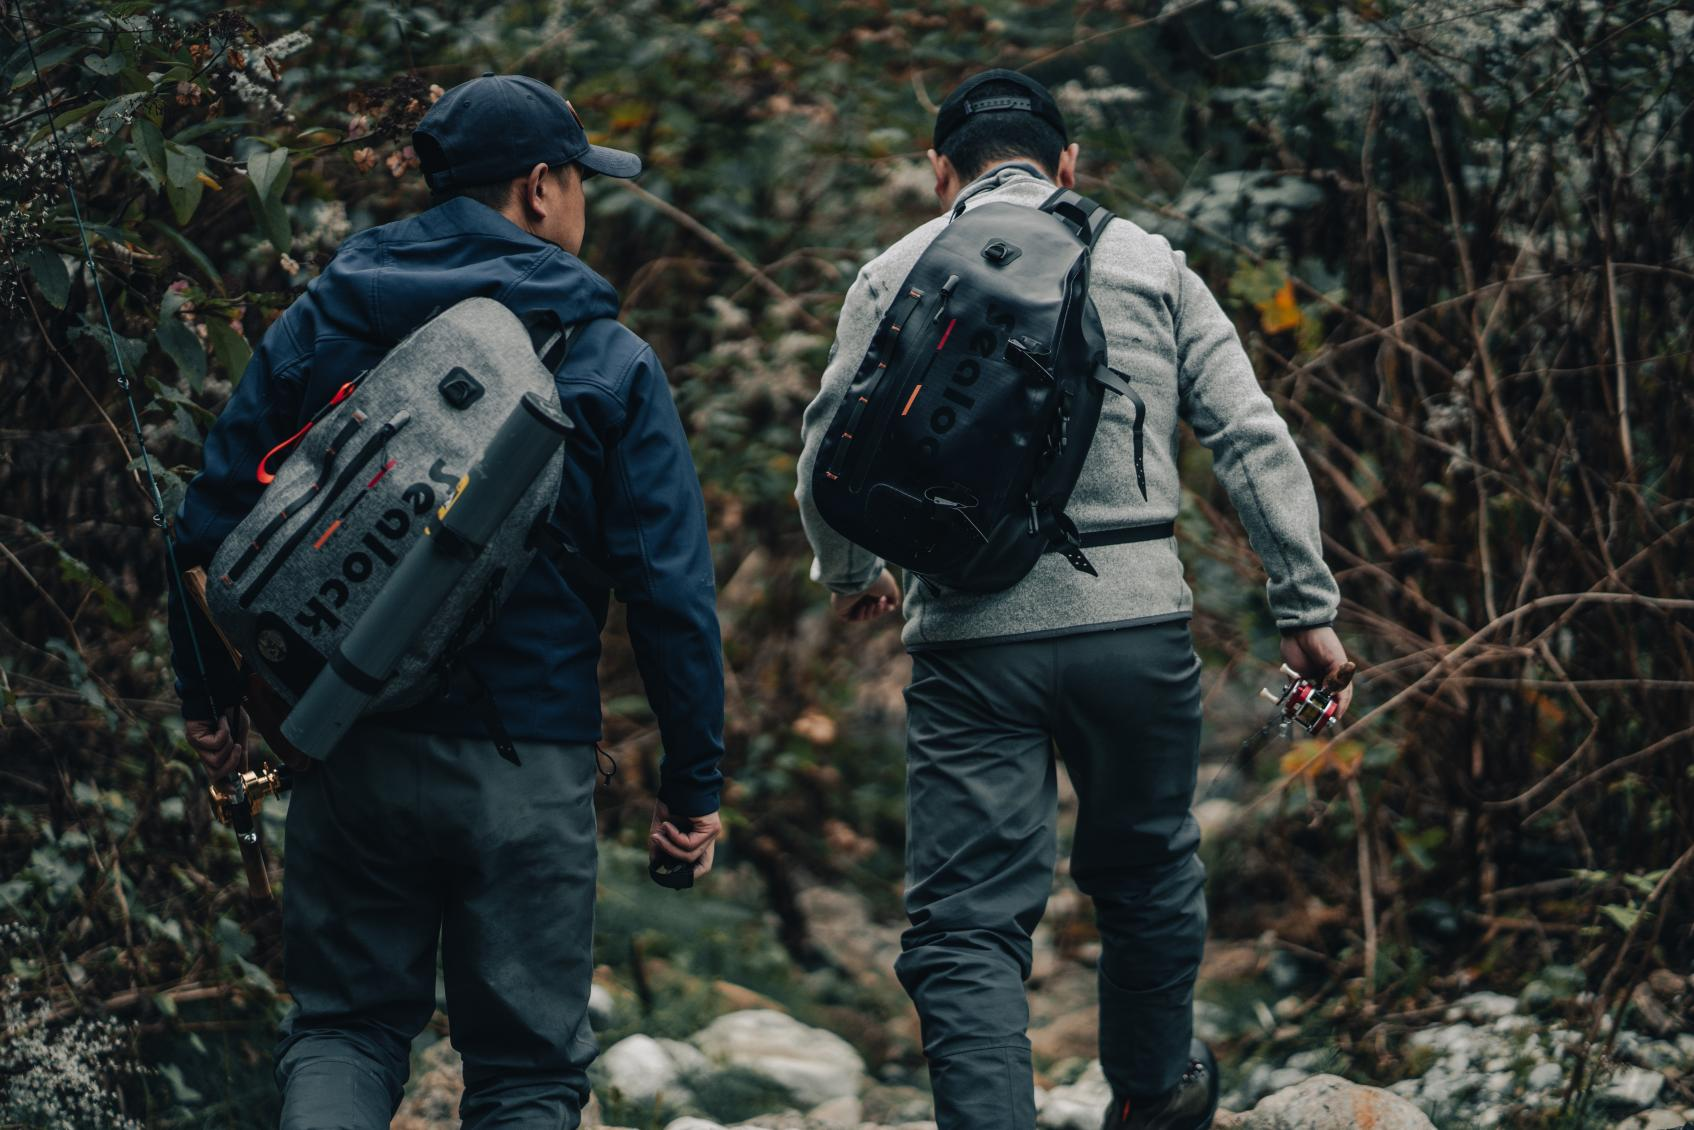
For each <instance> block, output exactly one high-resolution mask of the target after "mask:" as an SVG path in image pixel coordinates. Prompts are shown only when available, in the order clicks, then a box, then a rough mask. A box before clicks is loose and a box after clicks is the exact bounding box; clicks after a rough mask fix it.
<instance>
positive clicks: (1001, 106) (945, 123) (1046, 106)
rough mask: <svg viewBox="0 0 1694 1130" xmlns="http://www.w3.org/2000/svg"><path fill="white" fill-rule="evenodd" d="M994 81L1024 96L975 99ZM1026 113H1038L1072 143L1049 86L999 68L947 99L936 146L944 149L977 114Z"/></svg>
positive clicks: (972, 80) (937, 123)
mask: <svg viewBox="0 0 1694 1130" xmlns="http://www.w3.org/2000/svg"><path fill="white" fill-rule="evenodd" d="M990 82H1006V83H1011V84H1012V85H1013V86H1016V87H1019V88H1021V89H1022V91H1023V93H1022V94H1015V95H1013V94H1007V95H998V96H995V97H993V98H972V97H971V92H972V91H974V90H977V89H980V88H981V87H982V86H983V84H985V83H990ZM1012 110H1017V111H1022V112H1023V113H1026V114H1034V115H1035V116H1036V117H1038V118H1040V119H1041V120H1042V121H1044V122H1046V123H1047V124H1049V125H1051V126H1052V127H1053V128H1054V129H1056V130H1058V131H1059V136H1060V137H1062V138H1064V139H1065V143H1066V144H1067V145H1068V144H1069V143H1070V131H1069V130H1068V129H1066V128H1065V116H1064V115H1063V114H1061V113H1059V104H1058V103H1057V102H1055V101H1053V95H1052V94H1050V93H1049V92H1048V90H1047V88H1046V87H1045V86H1042V85H1041V84H1040V83H1038V82H1036V81H1035V80H1034V79H1032V78H1030V77H1029V76H1028V75H1025V74H1019V73H1018V72H1017V71H1008V70H1005V69H1004V68H1001V67H996V68H995V69H993V70H991V71H983V72H982V73H981V74H978V75H972V76H971V77H970V78H968V79H966V80H965V81H964V82H961V83H960V84H959V85H958V86H957V87H955V88H954V90H953V93H951V94H949V95H948V96H947V100H946V101H944V102H942V103H941V109H940V110H938V111H937V112H936V115H935V137H934V141H933V142H932V144H933V145H934V146H935V148H937V149H940V148H941V146H942V143H943V142H945V141H946V140H947V139H948V138H949V137H951V136H952V134H953V131H954V130H956V129H958V128H959V127H960V126H962V125H964V124H965V120H966V119H967V118H969V117H970V116H971V115H973V114H996V113H1004V112H1007V111H1012Z"/></svg>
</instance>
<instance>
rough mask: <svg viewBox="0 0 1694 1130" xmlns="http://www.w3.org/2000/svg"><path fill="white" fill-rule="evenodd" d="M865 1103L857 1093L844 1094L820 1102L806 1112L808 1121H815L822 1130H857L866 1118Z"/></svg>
mask: <svg viewBox="0 0 1694 1130" xmlns="http://www.w3.org/2000/svg"><path fill="white" fill-rule="evenodd" d="M864 1116H865V1109H864V1105H863V1104H862V1103H860V1102H859V1099H858V1096H856V1095H842V1096H841V1097H840V1098H838V1099H830V1100H829V1101H828V1102H827V1103H819V1104H818V1105H817V1106H815V1107H813V1108H812V1109H811V1110H809V1111H807V1112H806V1121H807V1122H814V1123H816V1124H817V1125H818V1127H819V1128H820V1130H822V1128H823V1127H828V1128H829V1130H857V1127H858V1125H859V1123H860V1122H861V1121H863V1120H864Z"/></svg>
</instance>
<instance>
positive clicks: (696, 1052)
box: [654, 1038, 712, 1083]
mask: <svg viewBox="0 0 1694 1130" xmlns="http://www.w3.org/2000/svg"><path fill="white" fill-rule="evenodd" d="M654 1043H656V1044H658V1045H659V1046H660V1047H661V1048H664V1049H665V1054H666V1055H668V1056H670V1057H671V1062H672V1063H674V1064H676V1073H677V1075H678V1076H679V1077H680V1078H681V1079H682V1081H683V1082H684V1083H693V1082H694V1080H695V1079H698V1078H699V1077H700V1076H702V1075H706V1074H709V1073H710V1072H711V1070H712V1061H711V1060H709V1059H707V1058H706V1057H705V1055H703V1054H702V1053H701V1051H700V1049H699V1048H697V1047H695V1046H694V1045H693V1044H688V1043H684V1042H683V1041H681V1040H666V1039H662V1038H661V1039H658V1040H655V1041H654Z"/></svg>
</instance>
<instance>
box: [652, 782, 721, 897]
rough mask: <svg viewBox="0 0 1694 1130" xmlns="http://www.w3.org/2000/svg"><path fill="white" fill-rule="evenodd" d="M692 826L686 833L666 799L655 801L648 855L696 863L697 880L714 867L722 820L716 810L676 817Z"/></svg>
mask: <svg viewBox="0 0 1694 1130" xmlns="http://www.w3.org/2000/svg"><path fill="white" fill-rule="evenodd" d="M677 819H679V820H682V821H683V822H685V823H687V824H688V825H689V830H688V831H686V832H684V831H683V830H682V829H681V828H679V827H677V823H676V821H674V820H673V819H672V818H671V810H670V809H669V808H667V807H666V806H665V802H664V801H662V800H660V801H654V802H653V824H652V827H651V828H650V829H649V830H648V835H647V855H648V857H649V858H652V859H659V858H660V857H662V856H669V857H670V858H672V859H681V860H686V861H687V862H689V863H692V864H694V877H695V878H696V879H698V878H699V877H700V876H702V875H704V874H705V873H706V872H708V871H710V870H711V869H712V856H713V855H714V854H716V852H717V843H718V837H719V836H721V835H723V821H722V820H721V819H719V818H718V814H717V813H716V812H710V813H707V814H706V815H705V816H688V817H679V818H677Z"/></svg>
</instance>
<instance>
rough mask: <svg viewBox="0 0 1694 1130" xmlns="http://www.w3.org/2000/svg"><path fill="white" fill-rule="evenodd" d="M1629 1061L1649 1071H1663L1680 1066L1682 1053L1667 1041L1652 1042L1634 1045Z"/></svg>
mask: <svg viewBox="0 0 1694 1130" xmlns="http://www.w3.org/2000/svg"><path fill="white" fill-rule="evenodd" d="M1629 1061H1630V1062H1631V1063H1634V1064H1637V1065H1638V1066H1641V1067H1645V1068H1647V1069H1648V1070H1650V1071H1664V1070H1665V1069H1666V1068H1675V1067H1679V1066H1681V1064H1682V1051H1681V1049H1679V1048H1678V1047H1677V1046H1676V1045H1675V1044H1673V1043H1671V1042H1670V1041H1669V1040H1653V1041H1650V1042H1643V1043H1641V1044H1638V1045H1636V1047H1635V1048H1634V1049H1633V1050H1632V1051H1631V1052H1630V1053H1629Z"/></svg>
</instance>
